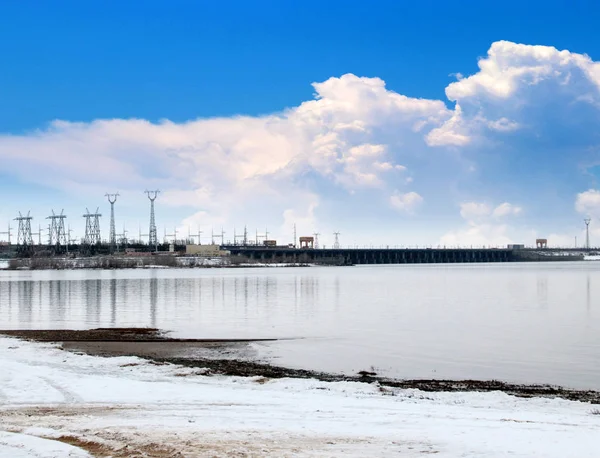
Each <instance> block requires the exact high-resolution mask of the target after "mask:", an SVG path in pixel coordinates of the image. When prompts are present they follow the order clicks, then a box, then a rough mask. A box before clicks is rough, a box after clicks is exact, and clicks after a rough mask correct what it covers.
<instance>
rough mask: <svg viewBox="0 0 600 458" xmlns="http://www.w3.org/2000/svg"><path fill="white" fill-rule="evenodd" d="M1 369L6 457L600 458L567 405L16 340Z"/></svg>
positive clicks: (0, 344) (6, 346)
mask: <svg viewBox="0 0 600 458" xmlns="http://www.w3.org/2000/svg"><path fill="white" fill-rule="evenodd" d="M0 368H1V370H0V418H1V423H0V430H4V431H6V432H11V433H18V434H19V435H18V436H13V435H7V434H6V433H1V434H0V456H11V457H12V456H38V457H40V456H41V457H50V456H52V457H54V456H85V455H84V454H81V453H79V454H76V453H75V452H73V454H72V455H69V454H67V453H69V451H68V450H67V448H63V449H61V450H59V452H53V451H51V449H50V448H49V447H50V445H52V444H53V442H48V441H42V440H40V439H36V438H41V439H60V440H61V441H63V442H67V443H69V444H72V445H80V446H81V447H83V448H84V449H85V448H87V449H88V450H89V449H90V447H92V448H93V449H95V450H98V449H101V450H103V453H105V454H106V455H108V454H112V455H113V456H131V455H135V454H136V451H138V452H140V453H146V454H147V455H149V456H175V454H176V453H178V452H179V453H181V456H231V455H232V454H235V453H238V454H239V455H240V456H246V455H245V454H248V455H252V456H392V455H400V456H403V457H411V456H423V455H424V454H429V453H435V456H438V457H458V456H461V457H464V456H477V457H499V456H522V457H530V456H544V457H569V456H572V457H595V456H597V450H596V445H597V434H598V428H599V427H600V415H594V414H593V413H592V411H593V408H594V406H591V405H589V404H584V403H579V402H570V401H564V400H559V399H544V398H537V399H519V398H516V397H512V396H509V395H506V394H504V393H487V394H482V393H451V394H450V393H424V392H420V391H417V390H390V389H381V388H380V387H378V386H376V385H367V384H360V383H326V382H318V381H314V380H295V379H282V380H266V379H262V378H235V377H218V376H214V377H210V376H204V375H201V374H202V371H199V370H197V369H187V368H182V367H180V366H172V365H156V364H153V363H151V362H147V361H144V360H140V359H138V358H132V357H120V358H99V357H91V356H87V355H79V354H74V353H69V352H66V351H63V350H61V349H60V348H58V347H57V346H55V345H51V344H39V343H31V342H25V341H20V340H16V339H10V338H0ZM61 438H62V439H61ZM15 444H16V446H21V448H15ZM49 444H50V445H49ZM55 445H56V447H55V448H56V450H58V449H59V448H61V447H62V444H60V443H58V442H57V443H56V444H55ZM65 447H66V446H65ZM71 448H72V447H71ZM44 450H46V451H44ZM15 451H16V452H15ZM71 451H72V450H71ZM19 453H20V454H19ZM28 453H29V454H28ZM53 453H54V454H53Z"/></svg>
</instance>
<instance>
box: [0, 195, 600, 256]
mask: <svg viewBox="0 0 600 458" xmlns="http://www.w3.org/2000/svg"><path fill="white" fill-rule="evenodd" d="M159 193H160V191H159V190H153V191H149V190H146V191H145V194H146V196H147V198H148V200H149V201H150V221H149V228H148V229H149V230H148V234H142V230H141V226H140V227H139V228H138V239H137V240H135V238H133V239H132V237H130V236H128V231H127V229H126V228H125V227H123V229H122V232H121V233H120V234H117V232H116V223H115V208H114V206H115V203H116V201H117V198H118V197H119V194H118V193H113V194H109V193H107V194H105V197H106V198H107V200H108V203H109V204H110V230H109V237H108V240H102V237H101V225H100V219H101V217H102V214H101V213H100V208H99V207H98V208H96V210H95V212H90V211H89V210H88V209H87V208H86V209H85V210H86V211H85V213H84V214H83V215H82V216H83V218H85V233H84V235H83V237H81V238H80V239H77V238H73V237H72V231H71V229H70V227H69V226H67V223H66V221H67V215H65V214H64V210H61V212H60V214H56V213H55V212H54V210H52V214H51V215H50V216H48V217H46V219H47V220H49V224H48V226H47V229H42V226H41V225H39V226H38V230H37V232H35V233H34V232H32V220H33V216H31V215H30V212H28V213H27V214H26V215H23V214H21V213H19V216H18V217H16V218H14V220H15V221H17V223H18V228H17V234H16V245H13V240H14V239H15V237H14V234H13V230H14V229H13V228H12V227H11V226H10V223H9V224H8V228H7V231H5V232H0V235H5V236H7V239H8V242H7V243H6V242H0V257H5V258H6V257H38V256H56V255H59V256H64V255H67V254H68V255H70V256H95V255H109V254H114V255H118V256H134V255H135V256H152V255H175V256H186V255H187V256H199V257H223V256H232V257H238V258H239V259H241V260H244V259H245V260H248V261H250V262H255V261H256V262H267V263H268V262H276V263H319V264H329V265H354V264H409V263H471V262H514V261H544V260H573V259H578V258H581V259H583V256H584V255H585V254H593V253H594V252H598V250H597V249H593V248H592V247H591V244H590V234H589V226H590V223H591V219H590V218H589V217H588V218H585V219H584V220H583V221H584V223H585V229H586V234H585V237H586V238H585V247H584V248H580V249H577V248H563V249H559V248H551V247H549V246H548V240H547V239H546V238H538V239H536V240H535V247H534V248H527V247H526V246H525V245H524V244H510V245H507V246H506V247H504V248H446V247H437V248H432V247H430V248H397V247H396V248H390V247H385V248H384V247H381V248H359V247H354V248H343V247H342V245H341V243H340V235H341V232H340V231H334V232H333V233H332V234H333V244H332V245H329V246H325V245H322V246H321V245H320V243H319V236H320V235H321V234H320V233H319V232H318V231H315V232H314V233H313V234H312V235H300V236H298V234H297V230H296V225H295V224H294V226H293V242H292V243H278V241H277V240H275V239H274V238H273V237H272V236H271V237H269V235H270V233H269V230H268V229H267V228H265V229H264V232H259V231H258V230H256V231H255V234H254V237H251V236H250V237H249V236H248V228H247V226H244V229H243V232H238V230H237V229H236V228H234V229H233V237H232V240H226V239H225V234H226V231H225V230H224V228H223V227H221V228H220V231H218V232H216V231H214V230H213V229H211V233H210V239H211V240H210V243H209V244H204V245H203V244H202V234H203V232H202V231H201V230H200V229H198V231H197V233H196V234H194V237H195V238H196V240H194V237H193V236H192V230H191V228H190V227H188V230H187V238H184V237H179V236H178V230H177V228H176V227H175V228H174V229H173V231H172V233H171V234H167V229H166V228H165V229H164V239H163V241H162V243H159V240H158V237H157V227H156V217H155V201H156V199H157V198H158V195H159ZM46 230H47V244H42V233H45V231H46ZM169 232H170V231H169ZM179 232H181V230H180V231H179ZM34 236H37V244H36V243H34ZM143 237H147V242H145V241H143V240H142V238H143ZM194 242H195V243H194Z"/></svg>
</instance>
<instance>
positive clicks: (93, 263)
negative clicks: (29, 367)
mask: <svg viewBox="0 0 600 458" xmlns="http://www.w3.org/2000/svg"><path fill="white" fill-rule="evenodd" d="M312 265H314V264H311V263H292V262H288V263H281V262H279V263H275V262H270V263H269V262H257V261H249V260H247V259H240V258H237V257H233V258H232V257H227V256H223V257H215V258H211V257H200V256H170V255H157V256H143V257H137V256H92V257H87V258H72V257H39V258H13V259H10V260H8V261H6V262H5V263H4V264H2V265H0V269H4V270H83V269H92V270H114V269H168V268H253V267H310V266H312Z"/></svg>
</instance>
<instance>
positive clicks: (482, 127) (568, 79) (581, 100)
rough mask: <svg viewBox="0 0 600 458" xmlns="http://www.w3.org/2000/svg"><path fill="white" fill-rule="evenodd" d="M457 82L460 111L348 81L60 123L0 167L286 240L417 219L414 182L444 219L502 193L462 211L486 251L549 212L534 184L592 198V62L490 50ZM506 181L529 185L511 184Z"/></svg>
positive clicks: (13, 151)
mask: <svg viewBox="0 0 600 458" xmlns="http://www.w3.org/2000/svg"><path fill="white" fill-rule="evenodd" d="M456 76H457V81H454V82H452V83H451V84H449V85H448V87H447V88H446V93H447V97H448V99H449V100H451V101H453V102H455V107H454V109H448V108H447V107H446V105H445V103H444V101H442V100H427V99H420V98H412V97H406V96H404V95H401V94H398V93H395V92H393V91H391V90H389V89H388V88H386V86H385V83H384V81H383V80H381V79H379V78H364V77H359V76H356V75H352V74H346V75H342V76H341V77H333V78H329V79H327V80H326V81H322V82H318V83H314V84H313V87H314V90H315V97H314V99H312V100H308V101H305V102H303V103H301V104H299V105H298V106H296V107H292V108H290V109H287V110H285V111H282V112H280V113H275V114H271V115H265V116H257V117H252V116H235V117H231V118H213V119H198V120H191V121H188V122H182V123H174V122H171V121H167V120H165V121H161V122H158V123H151V122H149V121H146V120H142V119H127V120H123V119H109V120H96V121H93V122H89V123H78V122H67V121H55V122H53V123H51V124H50V125H49V126H48V127H47V128H45V129H40V130H38V131H35V132H30V133H28V134H23V135H0V163H1V164H2V172H3V173H5V174H8V175H9V176H10V177H11V178H15V179H16V181H21V182H24V183H35V184H39V185H42V186H45V187H49V188H57V189H60V190H61V191H66V192H67V193H70V194H71V195H74V196H77V197H79V196H86V197H87V196H91V195H94V196H99V198H100V199H101V196H102V195H103V194H104V192H105V191H106V190H111V189H118V190H119V191H120V192H121V193H122V195H123V199H122V200H123V202H124V201H125V200H126V199H127V198H128V197H127V198H126V197H125V196H126V195H128V194H129V195H130V194H131V193H134V192H135V193H136V195H139V196H138V197H139V200H140V202H141V201H142V200H143V195H142V194H141V191H142V190H143V189H146V188H160V189H161V190H162V191H163V193H162V194H161V196H160V205H163V206H165V207H166V206H168V207H169V209H170V210H171V211H172V213H171V214H170V215H169V218H171V219H170V220H175V216H173V215H177V218H179V219H177V220H178V221H181V220H184V219H186V218H191V220H190V221H192V222H193V223H194V224H196V223H198V224H200V223H201V222H202V221H208V222H209V223H207V224H215V225H220V224H225V222H228V223H231V224H232V225H233V224H238V225H239V224H242V225H243V223H245V222H248V223H249V224H253V223H254V222H256V224H257V225H258V224H260V226H259V227H261V226H262V225H264V224H268V225H269V227H272V228H273V230H281V231H289V225H290V222H291V220H297V222H298V224H302V225H303V226H305V227H306V229H305V230H306V231H311V230H313V229H315V228H316V229H319V227H322V225H323V221H322V220H323V219H327V218H330V219H334V218H335V217H336V215H335V214H334V213H335V212H336V209H337V208H344V207H347V206H354V205H356V206H361V205H362V206H367V205H368V206H369V207H372V208H369V210H373V212H372V213H373V214H376V215H377V217H381V216H382V215H386V214H389V210H390V206H392V207H393V208H395V209H397V210H399V211H404V212H411V211H414V209H415V208H416V207H418V205H420V204H421V203H422V200H423V199H422V197H421V196H420V195H419V194H417V193H416V192H409V189H410V188H411V187H412V185H411V186H410V187H409V186H408V185H410V184H411V183H412V182H413V180H414V182H415V183H416V184H417V186H418V189H427V199H428V205H427V210H429V209H431V211H436V212H439V214H442V213H444V211H440V209H444V208H452V207H453V206H454V205H456V201H455V200H454V195H455V194H453V192H454V191H457V190H458V191H460V190H461V189H478V190H479V194H478V195H480V196H485V195H502V194H501V192H503V191H504V189H506V190H507V194H508V193H509V192H510V194H511V195H514V194H513V192H514V190H513V189H511V188H510V187H517V188H518V190H519V191H522V194H521V195H522V196H523V200H524V201H523V202H519V205H516V204H512V203H508V202H505V203H500V204H498V203H495V204H494V203H489V202H464V203H463V204H462V205H461V209H460V212H461V215H462V217H463V218H464V219H465V220H466V221H467V222H468V223H469V226H467V227H466V228H463V229H461V231H459V232H460V234H462V235H460V237H461V238H462V237H466V238H468V237H469V236H471V235H472V236H473V237H474V238H475V239H477V240H481V239H482V237H487V238H488V239H489V241H497V240H502V241H504V239H502V237H507V238H510V237H508V235H507V234H509V233H512V232H511V228H510V227H509V228H506V229H505V233H504V235H503V233H502V231H500V229H497V226H501V225H500V224H499V222H500V221H501V218H508V217H511V216H517V215H523V211H522V209H521V206H520V205H523V206H527V207H528V206H529V204H531V205H533V204H534V199H536V198H537V197H535V196H542V197H540V198H546V199H552V197H551V196H552V195H553V194H552V193H553V192H555V191H556V190H550V191H548V190H543V189H541V190H540V189H538V188H539V184H540V183H541V184H542V187H543V183H551V184H552V183H560V184H561V186H562V188H561V190H560V192H561V193H562V195H568V194H569V193H575V192H576V190H580V189H586V188H587V187H589V182H588V181H587V180H589V178H588V177H589V175H588V176H587V177H586V176H584V175H583V174H582V173H581V167H582V166H593V165H597V164H600V154H599V153H597V151H598V150H599V149H598V148H597V146H598V140H597V138H596V136H595V134H594V132H595V131H596V130H597V129H596V127H597V124H598V123H599V122H600V109H599V108H600V90H599V88H600V64H598V63H595V62H593V61H592V60H591V59H590V58H589V57H588V56H585V55H581V54H576V53H571V52H569V51H559V50H557V49H555V48H552V47H548V46H529V45H523V44H516V43H510V42H505V41H502V42H497V43H494V44H492V45H491V47H490V49H489V52H488V54H487V56H486V57H485V58H483V59H481V60H480V61H479V71H478V72H477V73H475V74H473V75H470V76H469V75H465V76H463V75H460V74H457V75H456ZM434 147H435V148H434ZM538 165H539V167H538ZM514 167H520V168H521V169H520V170H527V171H528V173H529V174H530V175H531V176H532V177H533V178H536V179H537V180H529V179H525V178H521V176H522V174H519V173H513V172H514ZM507 173H508V174H510V177H509V179H505V178H506V177H505V176H504V174H507ZM542 173H543V175H541V174H542ZM536 174H538V175H536ZM582 177H583V178H582ZM540 178H543V179H544V180H546V181H541V180H540ZM519 180H521V181H519ZM553 180H554V181H553ZM534 182H535V183H536V184H537V185H538V186H537V187H536V188H535V189H534V188H533V185H532V184H531V183H534ZM584 186H585V187H584ZM502 187H505V188H503V189H501V188H502ZM449 190H450V191H449ZM599 192H600V191H596V190H594V189H590V190H588V191H586V192H583V193H581V194H579V195H578V197H577V201H576V205H575V207H576V210H577V211H578V212H580V213H582V214H586V215H587V214H591V215H594V217H600V198H599V197H598V193H599ZM430 196H431V197H430ZM548 196H550V197H548ZM525 199H527V200H529V202H528V201H525ZM557 201H559V199H557ZM120 203H121V202H120ZM143 203H144V205H145V204H147V202H146V201H143ZM339 203H342V205H338V204H339ZM559 203H560V202H559ZM136 205H137V203H136ZM563 205H564V204H563ZM566 205H569V207H570V208H569V210H571V211H573V209H572V203H571V202H569V203H568V204H566ZM145 209H146V207H144V211H145ZM561 210H562V209H561ZM386 212H387V213H386ZM355 213H356V214H360V208H357V209H356V212H355ZM573 213H575V212H573ZM190 215H191V216H190ZM161 217H162V216H161ZM526 217H527V218H530V217H531V218H533V216H532V215H529V214H527V215H526ZM523 219H524V218H523ZM502 221H504V220H502ZM365 224H366V223H365ZM446 224H448V225H449V224H451V223H449V222H448V223H447V222H446V221H442V222H440V226H439V227H440V229H439V230H440V233H443V232H448V233H449V234H450V233H452V234H454V235H455V236H457V235H456V234H458V233H457V231H451V230H450V229H452V228H450V227H446V226H445V225H446ZM461 224H463V225H464V224H465V222H462V223H461ZM330 226H331V227H333V226H334V224H331V225H330ZM475 226H477V227H475ZM493 227H496V229H494V228H493ZM339 229H341V230H344V231H345V233H348V232H349V231H348V230H345V229H343V228H339ZM303 230H304V229H303ZM319 230H320V229H319ZM336 230H337V227H336ZM556 230H557V231H560V228H557V229H556ZM486 234H487V235H486ZM347 237H351V235H350V234H348V235H347ZM457 237H458V236H457ZM517 241H518V240H517Z"/></svg>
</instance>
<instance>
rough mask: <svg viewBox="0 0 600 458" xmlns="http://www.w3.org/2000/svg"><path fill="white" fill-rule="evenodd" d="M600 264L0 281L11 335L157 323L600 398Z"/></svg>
mask: <svg viewBox="0 0 600 458" xmlns="http://www.w3.org/2000/svg"><path fill="white" fill-rule="evenodd" d="M599 285H600V262H599V263H596V262H579V263H545V264H485V265H484V264H480V265H456V264H455V265H443V266H440V265H419V266H414V265H408V266H407V265H402V266H364V267H358V266H357V267H347V268H336V267H333V268H326V267H322V268H321V267H318V268H279V269H278V268H264V269H193V270H192V269H167V270H127V271H125V270H123V271H47V272H39V271H38V272H26V271H22V272H8V271H2V272H0V327H2V328H5V329H19V328H20V329H44V328H46V329H50V328H71V329H75V328H77V329H83V328H91V327H99V326H102V327H111V326H112V327H124V326H152V327H158V328H162V329H168V330H172V331H174V335H175V336H178V337H199V338H202V337H216V338H259V337H277V338H290V337H291V338H301V339H296V340H285V341H280V342H277V343H270V344H255V346H256V348H257V349H258V351H259V355H261V356H264V357H268V358H273V359H274V362H276V363H277V364H282V365H287V366H292V367H306V368H311V369H319V370H327V371H342V372H349V373H352V372H356V371H358V370H363V369H366V370H368V369H370V368H371V367H374V368H375V370H376V371H377V372H379V373H381V374H386V375H390V376H395V377H402V378H413V377H414V378H423V377H425V378H429V377H431V378H477V379H502V380H508V381H515V382H524V383H554V384H561V385H566V386H572V387H578V388H594V389H600V288H599Z"/></svg>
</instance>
